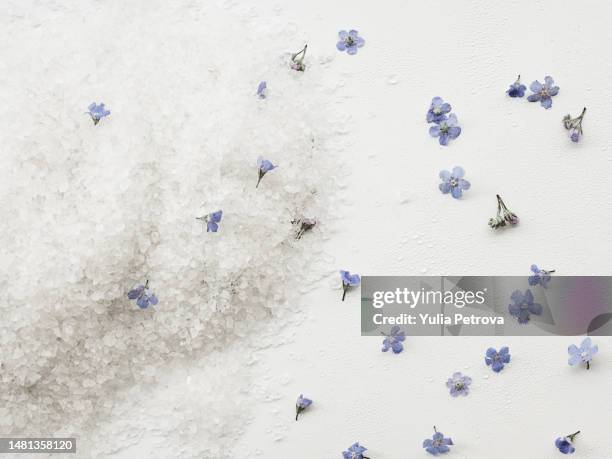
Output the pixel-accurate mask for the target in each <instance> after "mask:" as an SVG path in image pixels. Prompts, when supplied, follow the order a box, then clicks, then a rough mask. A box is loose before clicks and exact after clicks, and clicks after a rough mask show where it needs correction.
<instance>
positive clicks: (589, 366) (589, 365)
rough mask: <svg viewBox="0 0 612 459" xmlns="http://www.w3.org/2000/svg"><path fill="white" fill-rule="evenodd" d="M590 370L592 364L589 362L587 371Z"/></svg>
mask: <svg viewBox="0 0 612 459" xmlns="http://www.w3.org/2000/svg"><path fill="white" fill-rule="evenodd" d="M590 369H591V362H589V361H588V360H587V370H590Z"/></svg>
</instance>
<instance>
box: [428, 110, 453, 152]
mask: <svg viewBox="0 0 612 459" xmlns="http://www.w3.org/2000/svg"><path fill="white" fill-rule="evenodd" d="M457 124H458V121H457V115H455V114H454V113H451V114H450V115H448V118H447V119H441V120H440V121H438V124H435V125H433V126H431V127H430V128H429V135H431V136H432V137H438V141H439V142H440V145H444V146H446V145H448V141H449V140H451V139H456V138H457V137H459V135H460V134H461V128H460V127H459V126H458V125H457Z"/></svg>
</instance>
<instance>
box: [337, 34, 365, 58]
mask: <svg viewBox="0 0 612 459" xmlns="http://www.w3.org/2000/svg"><path fill="white" fill-rule="evenodd" d="M338 37H339V38H340V41H338V43H336V48H338V51H346V52H347V53H348V54H357V48H361V47H362V46H363V45H365V40H364V39H363V38H362V37H360V36H359V32H357V31H356V30H349V31H348V32H347V31H346V30H341V31H340V32H338Z"/></svg>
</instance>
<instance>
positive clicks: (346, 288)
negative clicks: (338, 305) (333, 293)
mask: <svg viewBox="0 0 612 459" xmlns="http://www.w3.org/2000/svg"><path fill="white" fill-rule="evenodd" d="M342 289H343V290H344V292H343V293H342V301H344V297H345V296H346V291H347V290H348V285H346V284H342Z"/></svg>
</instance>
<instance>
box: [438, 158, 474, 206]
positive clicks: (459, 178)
mask: <svg viewBox="0 0 612 459" xmlns="http://www.w3.org/2000/svg"><path fill="white" fill-rule="evenodd" d="M438 175H439V177H440V179H441V180H442V183H440V185H438V188H440V191H441V192H442V193H444V194H447V193H449V192H450V194H451V196H452V197H453V198H455V199H459V198H460V197H461V196H462V195H463V191H464V190H469V189H470V186H471V184H470V182H468V181H467V180H465V179H464V178H463V176H464V175H465V171H464V170H463V168H462V167H459V166H455V167H453V171H452V172H449V171H446V170H444V171H440V173H439V174H438Z"/></svg>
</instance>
